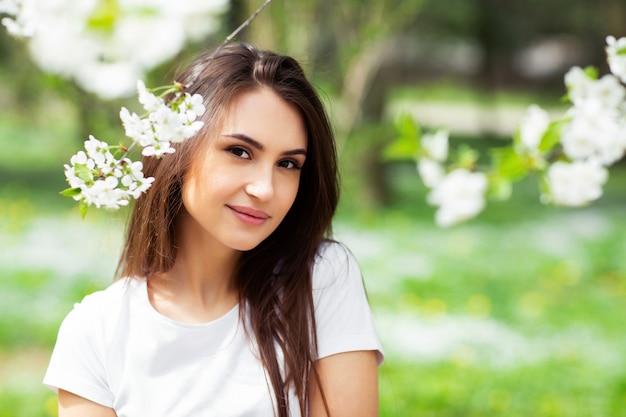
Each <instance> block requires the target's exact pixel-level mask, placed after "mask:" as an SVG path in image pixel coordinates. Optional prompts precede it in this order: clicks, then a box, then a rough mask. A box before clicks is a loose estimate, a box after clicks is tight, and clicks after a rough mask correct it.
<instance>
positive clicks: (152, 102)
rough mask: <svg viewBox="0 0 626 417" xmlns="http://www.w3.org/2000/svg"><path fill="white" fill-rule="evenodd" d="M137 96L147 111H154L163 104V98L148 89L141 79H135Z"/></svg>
mask: <svg viewBox="0 0 626 417" xmlns="http://www.w3.org/2000/svg"><path fill="white" fill-rule="evenodd" d="M137 96H138V97H139V102H140V103H141V104H142V105H143V108H144V109H145V110H146V111H147V112H155V111H157V110H158V109H159V108H161V107H162V106H163V104H164V103H163V99H162V98H160V97H157V96H155V95H154V94H152V93H151V92H149V91H148V89H147V88H146V85H145V84H144V82H143V81H141V80H137Z"/></svg>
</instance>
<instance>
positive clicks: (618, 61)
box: [606, 36, 626, 83]
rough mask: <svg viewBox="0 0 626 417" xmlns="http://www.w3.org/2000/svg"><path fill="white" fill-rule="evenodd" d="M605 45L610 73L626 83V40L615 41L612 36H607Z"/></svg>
mask: <svg viewBox="0 0 626 417" xmlns="http://www.w3.org/2000/svg"><path fill="white" fill-rule="evenodd" d="M606 43H607V47H606V54H607V61H608V63H609V67H610V68H611V72H612V73H613V75H615V76H616V77H618V78H619V79H621V80H622V82H624V83H626V38H620V39H617V40H616V39H615V37H613V36H607V38H606Z"/></svg>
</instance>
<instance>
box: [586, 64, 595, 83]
mask: <svg viewBox="0 0 626 417" xmlns="http://www.w3.org/2000/svg"><path fill="white" fill-rule="evenodd" d="M583 71H584V72H585V74H586V75H587V77H589V78H591V79H592V80H597V79H598V69H597V68H596V67H593V66H591V65H589V66H587V67H585V69H584V70H583Z"/></svg>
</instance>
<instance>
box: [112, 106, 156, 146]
mask: <svg viewBox="0 0 626 417" xmlns="http://www.w3.org/2000/svg"><path fill="white" fill-rule="evenodd" d="M120 119H121V120H122V125H123V126H124V132H125V133H126V136H128V137H129V138H131V139H132V140H134V141H135V142H139V143H141V144H146V145H147V144H149V143H151V142H152V141H153V140H154V132H153V131H152V125H151V124H150V121H149V120H147V119H142V118H140V117H139V115H138V114H137V113H131V112H130V111H129V110H128V109H127V108H126V107H122V109H121V110H120ZM144 146H145V145H144Z"/></svg>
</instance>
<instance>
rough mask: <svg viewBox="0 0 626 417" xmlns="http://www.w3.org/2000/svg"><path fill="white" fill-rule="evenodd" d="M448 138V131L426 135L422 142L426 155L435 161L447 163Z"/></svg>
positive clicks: (438, 131)
mask: <svg viewBox="0 0 626 417" xmlns="http://www.w3.org/2000/svg"><path fill="white" fill-rule="evenodd" d="M448 136H449V133H448V131H446V130H437V131H436V132H435V133H432V134H431V133H426V134H424V135H423V136H422V141H421V142H422V147H423V150H424V151H425V153H426V155H427V156H428V157H429V158H431V159H434V160H435V161H439V162H443V161H445V160H446V159H447V158H448Z"/></svg>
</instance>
